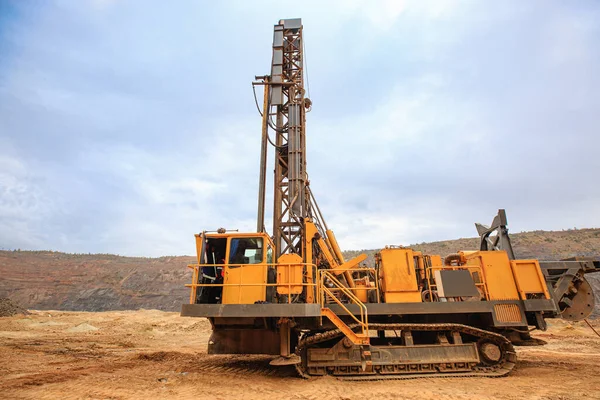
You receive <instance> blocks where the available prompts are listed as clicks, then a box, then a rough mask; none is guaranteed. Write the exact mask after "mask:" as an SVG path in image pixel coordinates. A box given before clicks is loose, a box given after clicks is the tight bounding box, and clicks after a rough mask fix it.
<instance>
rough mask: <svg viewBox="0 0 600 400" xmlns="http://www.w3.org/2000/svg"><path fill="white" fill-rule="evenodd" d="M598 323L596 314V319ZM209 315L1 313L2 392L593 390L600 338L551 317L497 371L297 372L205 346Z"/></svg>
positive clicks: (531, 393) (553, 395)
mask: <svg viewBox="0 0 600 400" xmlns="http://www.w3.org/2000/svg"><path fill="white" fill-rule="evenodd" d="M595 324H596V325H597V326H599V325H600V321H598V322H596V323H595ZM209 334H210V325H209V323H208V322H207V321H206V320H203V319H190V318H181V317H179V316H178V314H177V313H166V312H161V311H152V310H150V311H148V310H142V311H121V312H103V313H85V312H62V311H33V312H32V314H31V315H20V316H14V317H5V318H0V397H2V398H10V399H32V398H35V399H46V398H49V399H54V398H60V399H71V398H73V399H129V398H163V399H164V398H199V399H200V398H201V399H225V398H235V399H264V398H272V399H288V398H292V399H367V398H376V399H415V398H417V399H429V398H431V399H436V400H443V399H473V398H477V399H523V398H527V399H556V400H559V399H573V398H585V399H600V374H598V371H599V367H600V338H598V337H597V336H595V335H594V334H593V333H592V332H591V330H590V329H589V328H587V327H586V326H585V325H583V324H573V325H570V324H568V323H565V322H561V321H558V322H555V323H553V324H552V326H551V329H550V330H549V331H547V332H540V333H537V334H536V335H535V336H536V337H539V338H541V339H544V340H546V341H548V345H546V346H544V347H520V348H518V353H519V354H518V357H519V363H518V366H517V367H516V368H515V370H513V372H512V373H511V375H509V376H508V377H505V378H496V379H491V378H458V379H451V378H444V379H415V380H395V381H375V382H373V381H371V382H347V381H340V380H337V379H334V378H329V377H327V378H317V379H311V380H308V381H306V380H302V379H300V378H297V377H296V376H295V373H294V372H293V370H291V369H289V368H287V367H286V368H284V369H278V368H275V367H270V366H269V364H268V362H269V360H270V358H269V357H263V356H208V355H207V354H206V342H207V340H208V337H209Z"/></svg>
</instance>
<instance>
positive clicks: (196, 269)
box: [185, 263, 318, 304]
mask: <svg viewBox="0 0 600 400" xmlns="http://www.w3.org/2000/svg"><path fill="white" fill-rule="evenodd" d="M298 266H306V267H309V268H312V270H313V276H315V275H316V272H317V266H316V265H315V264H313V263H256V264H239V263H225V264H197V263H196V264H188V265H187V267H188V268H191V269H192V270H193V272H192V283H191V284H189V283H188V284H185V287H189V288H190V289H191V293H190V304H195V301H196V296H197V288H199V287H213V288H214V287H217V288H218V287H221V288H223V287H236V286H237V287H239V288H240V289H241V287H249V286H251V287H256V286H259V287H264V288H265V289H266V288H267V287H287V288H288V293H291V289H292V287H298V286H302V287H309V288H315V290H316V289H317V287H318V284H317V283H316V282H304V276H306V273H304V272H303V279H302V281H300V282H294V281H292V280H291V279H290V278H289V277H290V274H289V273H288V274H287V277H288V279H287V282H284V283H281V282H275V283H267V282H265V283H254V282H250V283H247V282H246V283H245V282H244V279H243V278H244V276H243V271H244V268H243V267H263V268H264V269H265V272H266V271H268V268H270V267H273V268H276V269H278V268H287V271H288V272H289V269H290V268H291V267H298ZM204 267H214V268H223V269H225V268H231V267H234V268H238V267H242V268H240V276H239V282H236V283H198V282H199V278H200V274H201V269H202V268H204ZM241 294H242V291H241V290H240V291H239V294H238V295H239V296H240V298H241ZM291 302H292V296H291V295H289V296H288V303H291Z"/></svg>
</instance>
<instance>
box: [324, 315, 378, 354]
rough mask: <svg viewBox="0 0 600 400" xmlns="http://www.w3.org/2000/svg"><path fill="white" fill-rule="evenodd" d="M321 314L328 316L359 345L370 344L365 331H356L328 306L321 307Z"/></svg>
mask: <svg viewBox="0 0 600 400" xmlns="http://www.w3.org/2000/svg"><path fill="white" fill-rule="evenodd" d="M321 316H323V317H327V318H328V319H329V320H330V321H331V322H333V324H334V325H335V326H337V327H338V329H339V330H340V331H342V333H343V334H344V335H345V336H346V337H347V338H348V339H350V341H351V342H352V343H354V344H357V345H367V344H369V336H368V335H365V334H363V333H355V332H354V331H353V330H352V329H350V327H349V326H348V325H346V323H345V322H344V321H342V319H341V318H340V317H338V316H337V315H336V314H335V313H334V312H333V311H331V309H329V308H327V307H323V308H321Z"/></svg>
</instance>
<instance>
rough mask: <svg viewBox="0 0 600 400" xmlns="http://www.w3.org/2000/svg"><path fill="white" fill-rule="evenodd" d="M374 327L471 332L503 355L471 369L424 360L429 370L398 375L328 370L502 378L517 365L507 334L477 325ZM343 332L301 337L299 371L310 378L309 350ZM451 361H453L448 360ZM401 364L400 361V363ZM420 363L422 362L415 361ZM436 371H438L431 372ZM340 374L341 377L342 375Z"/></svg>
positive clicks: (383, 376)
mask: <svg viewBox="0 0 600 400" xmlns="http://www.w3.org/2000/svg"><path fill="white" fill-rule="evenodd" d="M351 328H352V329H354V328H358V324H356V325H352V326H351ZM369 329H371V330H400V331H402V330H409V331H440V332H442V331H455V332H460V333H461V334H466V335H470V336H473V337H476V338H478V340H485V341H487V342H491V343H494V344H496V345H497V346H498V348H499V349H501V357H500V359H499V360H498V361H496V362H493V363H489V362H487V363H486V362H483V361H481V362H480V363H479V364H477V365H476V366H474V367H473V368H472V369H471V370H469V371H464V372H463V371H461V372H456V371H448V372H441V371H442V370H443V369H444V366H443V365H442V364H445V363H438V364H439V365H436V364H431V363H422V364H423V365H427V366H428V367H433V368H429V369H427V370H426V371H423V372H421V371H417V372H415V371H403V372H400V373H397V374H389V373H386V374H381V373H380V372H381V370H380V369H378V368H375V369H374V370H373V371H372V372H368V373H367V372H364V373H358V374H356V375H347V374H343V375H341V374H339V373H338V371H339V370H338V369H336V368H331V369H328V374H330V375H334V376H338V378H340V379H344V380H384V379H414V378H441V377H501V376H505V375H507V374H508V373H509V372H510V371H511V370H512V369H513V368H514V366H515V363H516V360H517V356H516V353H515V350H514V348H513V345H512V343H511V342H510V341H509V340H508V339H507V338H506V337H504V336H502V335H500V334H498V333H494V332H489V331H486V330H483V329H479V328H475V327H472V326H468V325H462V324H404V323H402V324H369ZM342 336H343V333H342V332H341V331H340V330H339V329H332V330H329V331H326V332H321V333H317V334H314V335H311V336H308V337H305V338H302V339H301V340H300V342H299V343H298V346H297V348H296V354H298V355H299V356H300V357H302V359H303V360H302V363H301V364H298V365H296V371H297V372H298V374H299V375H300V376H301V377H303V378H306V379H308V378H310V377H312V375H310V374H309V373H308V371H307V368H306V357H307V349H309V348H310V347H312V346H316V345H317V344H319V343H323V342H326V341H328V340H331V339H335V338H338V337H342ZM449 361H450V362H451V361H452V360H449ZM398 364H401V363H398ZM412 364H413V365H414V364H419V363H412ZM435 370H437V371H438V372H432V371H435ZM340 375H341V376H340Z"/></svg>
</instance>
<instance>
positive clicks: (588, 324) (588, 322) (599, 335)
mask: <svg viewBox="0 0 600 400" xmlns="http://www.w3.org/2000/svg"><path fill="white" fill-rule="evenodd" d="M583 320H584V321H585V323H586V324H587V326H589V327H590V329H591V330H593V331H594V333H595V334H596V335H598V337H600V333H598V331H596V330H595V329H594V327H593V326H592V324H590V321H588V320H587V319H585V318H584V319H583Z"/></svg>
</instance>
